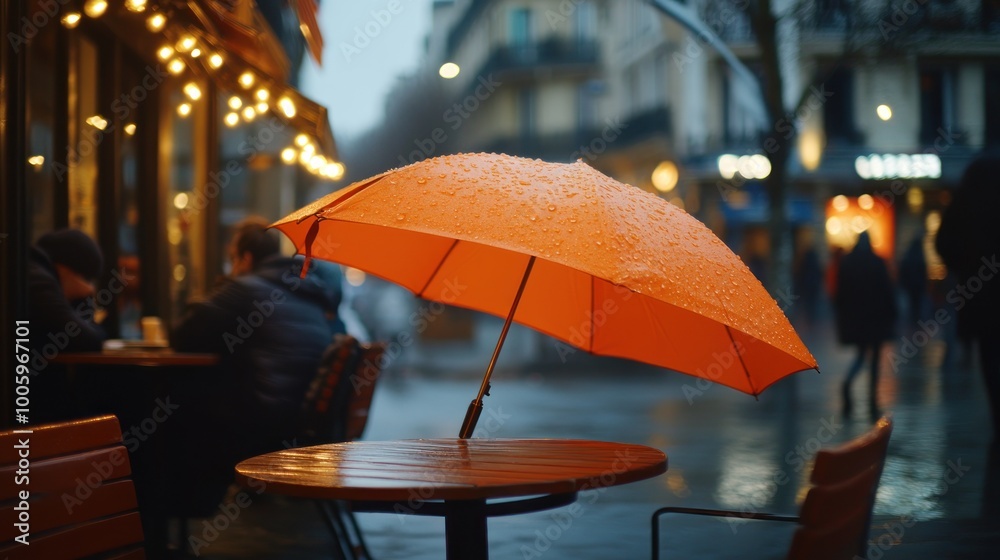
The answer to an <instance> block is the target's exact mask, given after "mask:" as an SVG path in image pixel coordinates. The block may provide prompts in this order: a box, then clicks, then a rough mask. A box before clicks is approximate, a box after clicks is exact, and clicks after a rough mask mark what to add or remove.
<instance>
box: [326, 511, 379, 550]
mask: <svg viewBox="0 0 1000 560" xmlns="http://www.w3.org/2000/svg"><path fill="white" fill-rule="evenodd" d="M335 507H336V508H337V510H338V511H340V514H341V515H342V516H343V517H344V518H345V519H347V522H348V524H349V525H350V527H351V530H352V532H353V533H354V535H353V537H354V539H353V540H352V543H351V544H352V548H353V549H354V553H355V557H356V558H357V553H358V552H360V553H361V558H364V560H373V558H372V553H371V552H370V551H369V550H368V544H367V543H365V536H364V533H362V532H361V526H360V525H358V519H357V517H355V516H354V511H353V510H351V504H349V503H346V502H336V506H335ZM354 542H357V544H353V543H354Z"/></svg>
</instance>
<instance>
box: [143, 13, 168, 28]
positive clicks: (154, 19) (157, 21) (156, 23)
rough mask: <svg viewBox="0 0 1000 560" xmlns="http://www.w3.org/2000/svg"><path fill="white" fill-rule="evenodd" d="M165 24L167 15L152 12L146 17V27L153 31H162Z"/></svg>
mask: <svg viewBox="0 0 1000 560" xmlns="http://www.w3.org/2000/svg"><path fill="white" fill-rule="evenodd" d="M166 25H167V16H165V15H163V14H153V15H151V16H149V17H148V18H147V19H146V27H147V28H148V29H149V30H150V31H153V32H156V31H162V30H163V28H164V26H166Z"/></svg>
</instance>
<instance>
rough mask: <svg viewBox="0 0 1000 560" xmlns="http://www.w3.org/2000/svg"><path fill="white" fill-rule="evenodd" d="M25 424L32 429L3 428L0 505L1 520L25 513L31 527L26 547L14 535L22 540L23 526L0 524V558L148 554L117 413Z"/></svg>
mask: <svg viewBox="0 0 1000 560" xmlns="http://www.w3.org/2000/svg"><path fill="white" fill-rule="evenodd" d="M30 429H31V430H32V433H30V434H25V433H15V432H14V431H12V430H11V431H5V432H0V480H2V482H0V502H2V503H4V505H3V507H2V508H0V509H2V510H3V518H4V519H6V520H16V519H20V518H24V517H27V526H28V527H29V528H30V532H29V533H28V536H27V537H26V538H27V540H28V541H29V542H30V544H29V545H27V546H25V545H24V544H23V542H20V541H19V540H18V537H21V539H24V538H25V537H23V534H22V531H21V529H22V528H23V527H18V526H17V525H15V524H14V523H4V524H3V525H0V535H2V544H0V557H3V558H9V559H11V560H19V559H28V558H69V557H73V558H82V557H88V558H89V557H93V558H107V559H112V558H113V559H115V560H140V559H143V558H145V557H146V556H145V553H144V551H143V534H142V522H141V520H140V517H139V510H138V505H137V502H136V497H135V487H134V486H133V485H132V481H131V480H130V479H129V475H131V473H132V470H131V467H130V465H129V456H128V451H127V450H126V449H125V447H124V446H123V445H122V432H121V426H119V424H118V419H117V418H115V417H114V416H100V417H96V418H88V419H83V420H74V421H70V422H61V423H58V424H47V425H42V426H34V427H31V428H30ZM25 455H27V456H26V457H25ZM25 467H27V468H25ZM18 471H27V472H24V474H20V473H19V472H18ZM23 492H27V494H24V493H23ZM25 497H27V500H25V499H24V498H25ZM25 502H26V503H25ZM25 506H27V513H26V514H23V513H22V512H23V511H24V509H25Z"/></svg>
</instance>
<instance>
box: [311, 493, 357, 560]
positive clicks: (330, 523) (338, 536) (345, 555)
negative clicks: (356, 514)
mask: <svg viewBox="0 0 1000 560" xmlns="http://www.w3.org/2000/svg"><path fill="white" fill-rule="evenodd" d="M316 507H317V509H319V514H320V517H322V518H323V521H324V522H325V523H326V527H327V529H329V530H330V536H331V537H333V541H334V543H333V544H334V547H333V548H334V553H335V554H334V558H336V559H338V560H358V559H357V556H356V555H355V554H354V548H353V547H352V546H351V542H350V539H349V538H348V535H347V528H346V527H345V526H344V520H343V519H341V518H340V515H339V514H338V512H337V508H336V507H335V506H334V505H333V504H332V503H331V502H328V501H325V500H316Z"/></svg>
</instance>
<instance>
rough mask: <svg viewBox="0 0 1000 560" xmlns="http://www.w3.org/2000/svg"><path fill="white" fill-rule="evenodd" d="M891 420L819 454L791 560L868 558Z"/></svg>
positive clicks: (793, 541)
mask: <svg viewBox="0 0 1000 560" xmlns="http://www.w3.org/2000/svg"><path fill="white" fill-rule="evenodd" d="M891 434H892V421H891V420H890V419H888V418H882V419H881V420H879V421H878V422H877V423H876V425H875V427H874V428H873V429H872V430H871V431H870V432H868V433H867V434H865V435H863V436H861V437H859V438H856V439H854V440H851V441H849V442H847V443H845V444H843V445H841V446H840V447H835V448H830V449H823V450H820V451H819V452H817V453H816V459H815V463H814V465H813V471H812V477H811V482H812V484H813V487H812V488H810V489H809V492H808V493H807V494H806V498H805V501H803V503H802V508H801V511H800V512H799V516H800V524H801V525H800V527H799V529H798V530H797V531H796V532H795V536H794V538H793V539H792V546H791V549H790V550H789V554H788V558H789V559H792V560H800V559H810V560H841V559H843V560H851V559H853V558H855V557H856V556H859V557H861V558H866V557H867V548H868V529H869V526H870V525H871V514H872V508H873V507H874V505H875V493H876V491H877V489H878V483H879V478H880V477H881V476H882V467H883V466H884V465H885V458H886V454H887V452H888V448H889V436H890V435H891Z"/></svg>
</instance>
